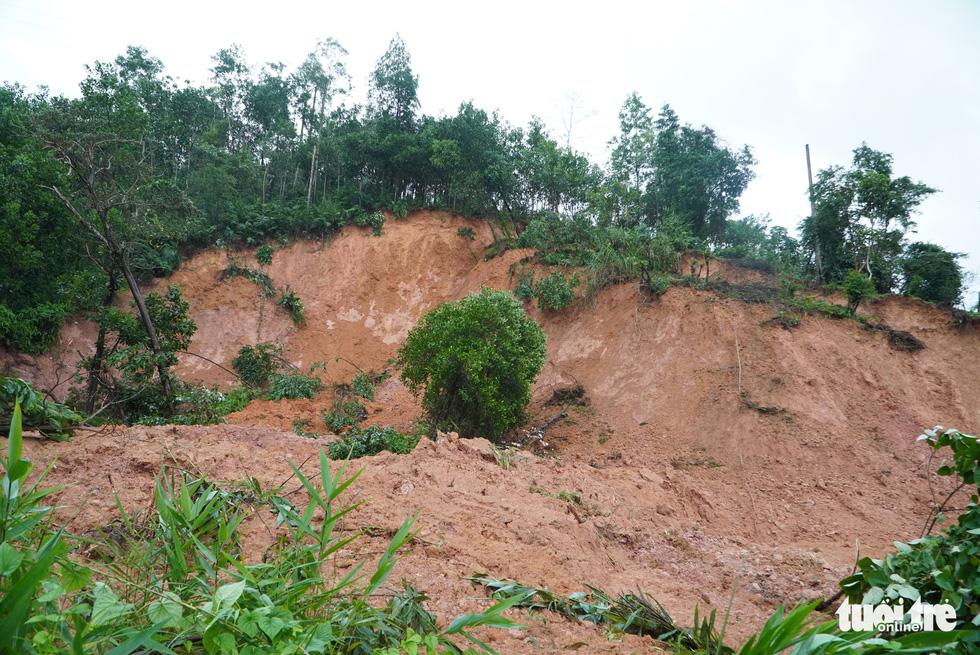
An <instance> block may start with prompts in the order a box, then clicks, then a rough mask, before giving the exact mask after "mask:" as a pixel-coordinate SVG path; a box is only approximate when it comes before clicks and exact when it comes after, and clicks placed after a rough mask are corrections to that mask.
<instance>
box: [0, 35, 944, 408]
mask: <svg viewBox="0 0 980 655" xmlns="http://www.w3.org/2000/svg"><path fill="white" fill-rule="evenodd" d="M346 57H347V51H346V50H345V49H344V48H343V47H342V46H341V45H340V44H339V43H337V42H336V41H335V40H333V39H325V40H322V41H320V42H319V43H318V45H317V47H316V49H315V50H314V52H312V53H310V54H309V56H308V57H307V58H306V59H305V61H303V63H302V64H301V65H300V66H299V67H297V68H296V69H295V70H292V71H290V70H287V69H286V67H285V66H284V65H283V64H279V63H267V64H264V65H262V66H255V65H253V64H251V63H249V62H248V61H247V59H246V54H245V53H244V52H243V51H242V50H241V49H240V48H239V47H238V46H232V47H230V48H226V49H222V50H220V51H219V52H218V53H217V54H215V55H214V56H213V57H212V63H213V66H212V68H211V69H210V70H211V73H212V77H211V81H210V82H211V83H210V84H209V85H207V86H203V87H193V86H190V85H188V84H186V83H184V84H181V83H180V82H179V81H177V80H175V79H173V78H172V77H169V76H166V75H165V74H164V65H163V63H162V62H161V61H159V60H158V59H156V58H154V57H153V56H152V55H151V54H150V53H148V52H147V51H146V50H145V49H143V48H139V47H129V48H128V49H127V51H126V53H125V54H122V55H120V56H118V57H117V58H116V59H115V60H114V61H112V62H107V63H104V62H95V63H94V64H92V65H90V66H88V67H87V68H86V70H87V72H88V74H87V77H86V78H85V79H84V80H82V81H81V83H80V95H79V97H77V98H66V97H50V96H49V95H48V93H46V92H45V91H44V89H43V88H42V90H41V91H40V92H38V93H33V94H30V93H27V92H26V91H25V89H24V88H23V87H22V86H19V85H17V84H15V83H7V84H6V85H5V86H4V87H3V89H0V212H2V213H0V217H2V218H0V220H2V224H3V230H0V267H2V271H0V345H2V346H4V347H6V348H8V349H11V350H14V351H19V352H26V353H41V352H44V351H45V350H46V349H47V348H48V347H49V346H50V345H51V344H52V343H53V340H54V339H55V338H56V337H57V335H58V334H59V331H60V329H61V326H62V324H63V322H64V320H65V318H66V317H68V316H74V315H79V314H87V315H90V316H91V317H93V318H94V319H95V320H96V321H97V322H98V323H99V325H100V327H101V328H102V334H104V333H105V332H106V331H115V332H117V333H119V334H128V335H129V336H128V338H129V340H130V341H137V340H139V339H140V338H143V339H144V340H146V341H147V349H148V351H152V353H153V354H154V355H155V356H156V357H157V359H158V360H159V359H160V358H161V357H162V355H161V354H160V353H161V352H163V351H165V350H167V348H166V347H165V346H166V344H161V339H164V340H166V339H167V338H171V339H177V341H178V342H179V341H180V338H181V337H177V336H174V335H176V334H178V333H180V331H181V330H180V328H179V326H174V325H170V326H167V325H162V326H161V325H158V326H157V327H156V328H155V327H154V322H155V321H157V322H159V321H163V322H164V323H166V322H167V320H168V319H167V318H164V317H162V314H160V312H163V311H164V309H165V308H166V307H171V308H173V307H175V305H173V304H172V303H174V302H179V292H177V295H176V296H174V297H172V298H171V299H170V301H164V300H162V299H159V298H158V299H156V301H155V302H156V303H157V304H158V305H159V307H158V311H157V318H154V317H153V316H151V314H152V313H153V312H152V309H153V308H148V307H147V303H146V302H145V301H144V299H143V298H142V294H141V293H140V291H139V281H140V280H146V279H149V278H152V277H165V276H167V275H168V274H169V273H171V272H172V271H173V270H175V268H176V267H177V266H178V265H179V263H180V261H181V258H182V256H184V255H186V254H188V253H191V252H193V251H195V250H197V249H201V248H206V247H210V246H219V247H234V246H242V245H252V244H255V245H258V244H262V243H266V242H273V241H276V240H280V241H282V240H289V239H293V238H299V237H322V236H326V235H329V234H332V233H334V232H336V231H337V230H338V229H340V228H341V227H342V226H344V225H359V226H372V227H373V228H374V230H375V232H376V233H379V232H380V230H381V229H382V224H383V221H384V213H383V210H387V211H389V212H390V213H391V214H392V215H394V216H395V217H402V216H405V215H407V213H408V212H410V211H412V210H414V209H416V208H421V207H434V208H440V209H444V210H448V211H451V212H458V213H462V214H467V215H473V216H480V217H483V218H485V219H486V220H487V221H488V222H489V224H490V227H491V229H492V230H493V231H494V234H495V235H496V237H495V238H496V240H497V243H496V244H495V247H494V248H495V250H496V251H501V250H503V249H506V248H509V247H511V246H521V247H533V248H536V249H537V250H538V252H539V253H540V255H541V257H542V259H543V260H544V261H545V262H546V263H547V264H549V265H558V266H571V267H582V266H592V267H593V268H599V269H601V270H602V272H603V274H602V275H600V276H598V279H599V280H600V282H599V283H600V284H608V283H609V282H613V281H618V280H622V279H630V278H641V279H642V280H643V281H644V282H646V283H650V282H651V281H652V277H653V276H652V272H655V271H662V272H670V271H671V270H672V269H671V266H673V268H676V264H673V265H672V264H671V262H672V261H673V255H674V254H676V253H678V252H681V251H689V250H694V251H698V252H702V253H704V254H705V255H706V256H714V257H729V258H740V259H743V260H746V261H750V262H754V263H755V264H756V265H758V266H761V267H763V268H765V269H766V270H769V271H771V272H774V273H780V274H783V275H786V276H788V277H789V278H792V279H795V280H798V281H801V282H802V281H807V282H808V283H813V282H816V283H818V284H831V285H833V284H842V283H847V284H849V285H850V288H851V289H852V290H854V289H856V290H857V291H856V292H855V293H858V295H859V296H860V295H861V294H871V293H889V292H901V293H906V294H910V295H914V296H917V297H920V298H922V299H924V300H927V301H929V302H934V303H937V304H940V305H944V306H948V307H953V306H954V305H956V304H958V303H959V302H960V295H961V286H962V271H961V269H960V266H959V264H958V261H957V260H958V258H959V257H961V255H959V254H958V253H952V252H948V251H946V250H944V249H943V248H941V247H939V246H936V245H933V244H930V243H920V242H910V239H909V237H910V235H912V234H913V233H914V230H915V222H914V220H913V218H914V216H915V215H916V213H917V207H918V205H919V204H920V203H921V202H922V201H923V200H924V199H925V198H926V197H928V196H929V195H930V194H932V193H934V192H935V191H936V190H935V189H933V188H931V187H929V186H928V185H927V184H925V183H922V182H917V181H913V180H912V179H910V178H909V177H896V176H894V174H893V172H892V157H891V156H890V155H888V154H886V153H883V152H879V151H876V150H873V149H872V148H870V147H869V146H868V145H866V144H861V145H860V146H858V147H857V148H856V149H855V150H854V159H853V162H852V163H851V164H850V165H849V166H846V167H845V166H833V167H831V168H828V169H825V170H821V171H819V172H818V174H817V179H816V181H815V183H814V185H813V187H812V198H813V203H812V204H813V208H814V211H813V215H812V216H810V217H808V218H806V219H805V220H804V221H803V222H802V223H801V224H800V226H799V233H798V235H796V236H794V235H792V234H790V233H789V231H788V230H786V229H785V228H783V227H779V226H774V225H771V224H770V220H769V218H768V217H767V216H746V217H741V218H735V217H736V216H738V211H739V197H740V195H741V194H742V192H743V191H744V190H745V188H746V186H747V185H748V184H749V182H750V181H751V180H752V178H753V165H754V164H755V159H754V157H753V154H752V151H751V148H750V147H749V146H742V147H740V148H733V147H730V146H728V145H727V144H726V143H725V141H724V140H723V139H722V138H721V137H720V136H719V135H718V134H717V133H716V132H715V131H714V130H713V129H711V128H710V127H707V126H702V127H694V126H692V125H690V124H687V123H684V122H682V119H681V118H680V117H679V116H678V115H677V114H676V112H675V111H674V110H673V109H672V108H671V107H670V106H669V105H664V106H663V107H662V108H661V109H660V111H659V113H654V110H653V109H651V108H650V107H647V106H646V105H645V104H644V102H643V100H642V99H641V98H640V97H639V96H638V95H637V94H635V93H634V94H631V95H630V96H629V97H628V98H627V99H626V100H625V102H624V103H623V105H622V109H621V111H620V114H619V121H620V132H619V133H618V134H616V135H613V136H612V137H611V138H610V140H609V153H610V154H609V158H608V161H607V162H604V163H603V164H602V165H600V164H597V163H595V162H592V161H590V160H589V158H588V157H587V156H586V155H585V154H583V153H581V152H577V151H575V150H574V149H572V148H571V147H569V145H568V144H567V142H566V144H565V145H562V144H561V143H560V141H559V139H558V138H556V137H555V136H553V135H551V134H549V133H548V132H547V130H546V129H545V127H544V125H543V123H542V122H541V121H540V120H537V119H535V120H532V121H531V122H530V124H528V125H527V126H525V127H515V126H512V125H510V124H509V123H508V122H507V121H506V120H505V119H504V118H503V117H501V116H499V115H498V114H497V113H496V112H488V111H486V110H484V109H481V108H478V107H475V106H474V105H473V104H472V103H471V102H462V103H461V104H460V106H459V110H458V113H457V114H456V115H455V116H439V117H433V116H427V115H424V114H420V112H419V99H418V88H419V79H418V76H416V75H415V74H413V72H412V67H411V57H410V54H409V52H408V50H407V47H406V45H405V43H404V41H403V40H402V39H401V38H400V37H399V36H397V35H396V37H395V38H394V39H393V40H392V41H391V43H390V45H389V47H388V50H387V51H386V52H385V53H384V54H383V55H382V56H381V58H380V59H378V61H377V64H376V66H375V68H374V71H373V73H372V74H371V75H370V79H369V88H368V89H367V96H366V97H367V102H366V103H365V104H363V105H359V104H356V103H349V99H350V95H351V91H352V88H353V84H352V80H351V76H350V75H349V74H348V72H347V67H346ZM566 141H567V139H566ZM542 283H543V281H542ZM127 288H128V289H130V290H131V291H132V292H133V295H134V300H135V302H136V309H137V311H136V316H135V318H134V317H133V316H130V315H128V314H126V313H125V312H119V311H118V310H116V309H115V308H114V303H115V301H116V298H117V295H118V294H119V293H120V291H122V290H125V289H127ZM559 291H562V289H559ZM167 302H171V304H170V305H168V304H167ZM171 313H172V314H174V312H171ZM177 314H179V312H177V313H176V314H174V315H173V316H171V319H173V318H174V316H176V315H177ZM171 322H172V320H171ZM185 327H186V326H185ZM158 331H162V332H163V333H164V334H162V335H160V336H159V337H158V336H157V334H156V332H158ZM142 333H145V334H143V336H142V337H140V336H139V335H140V334H142ZM168 334H169V335H170V336H169V337H168V336H167V335H168ZM184 334H185V337H189V335H188V334H187V333H186V330H185V333H184ZM100 343H101V339H100ZM175 343H176V342H175ZM177 345H179V344H177ZM173 347H175V346H174V345H173V344H171V348H170V349H171V350H172V349H173ZM101 352H102V350H101V348H100V349H99V353H101ZM99 357H100V355H97V356H96V361H95V362H94V366H95V368H97V369H98V368H100V367H102V366H103V364H102V362H101V361H99ZM164 363H165V362H163V361H157V362H156V368H158V372H159V373H160V375H161V377H162V378H163V379H164V382H165V383H166V377H167V376H166V374H165V370H164ZM91 365H92V364H91V363H90V368H91ZM142 365H143V368H144V369H146V370H152V369H153V367H154V366H153V363H152V362H144V363H143V364H142ZM90 395H91V394H90Z"/></svg>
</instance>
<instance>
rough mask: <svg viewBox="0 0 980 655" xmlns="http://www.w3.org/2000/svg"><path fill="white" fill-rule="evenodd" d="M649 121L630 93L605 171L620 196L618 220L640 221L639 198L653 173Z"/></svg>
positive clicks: (622, 109)
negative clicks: (620, 205)
mask: <svg viewBox="0 0 980 655" xmlns="http://www.w3.org/2000/svg"><path fill="white" fill-rule="evenodd" d="M653 139H654V132H653V119H652V118H651V117H650V109H649V108H648V107H647V106H646V105H645V104H643V101H642V100H641V99H640V96H639V94H637V93H635V92H634V93H632V94H630V97H628V98H627V99H626V102H624V103H623V106H622V108H621V109H620V110H619V136H618V137H613V138H612V140H610V141H609V146H610V147H612V152H611V153H610V155H609V169H610V173H611V178H612V182H613V186H614V188H616V189H617V191H618V192H617V195H619V196H622V208H621V211H622V215H623V216H622V220H623V222H625V223H626V224H627V225H630V224H635V223H636V222H637V221H638V220H640V219H641V209H640V198H641V196H642V195H643V193H644V192H645V191H646V187H647V182H648V180H649V178H650V175H651V174H652V173H653V170H652V167H653V157H652V146H653Z"/></svg>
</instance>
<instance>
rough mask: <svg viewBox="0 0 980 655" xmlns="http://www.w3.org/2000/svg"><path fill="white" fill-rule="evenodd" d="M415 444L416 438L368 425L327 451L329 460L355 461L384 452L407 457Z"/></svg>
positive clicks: (334, 444)
mask: <svg viewBox="0 0 980 655" xmlns="http://www.w3.org/2000/svg"><path fill="white" fill-rule="evenodd" d="M417 443H418V437H417V436H413V435H406V434H402V433H401V432H399V431H398V430H396V429H394V428H390V427H389V428H382V427H379V426H377V425H369V426H367V427H366V428H360V429H357V430H352V431H351V432H348V433H347V434H345V435H344V438H343V440H341V441H336V442H334V443H331V444H328V445H327V450H328V454H329V455H330V459H347V458H350V459H357V458H358V457H365V456H367V455H377V454H378V453H380V452H383V451H385V450H387V451H388V452H391V453H395V454H396V455H407V454H408V453H410V452H412V449H413V448H415V444H417Z"/></svg>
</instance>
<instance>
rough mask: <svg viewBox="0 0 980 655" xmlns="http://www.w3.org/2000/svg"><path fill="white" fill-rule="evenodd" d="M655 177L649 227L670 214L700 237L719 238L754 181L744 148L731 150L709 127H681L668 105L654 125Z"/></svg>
mask: <svg viewBox="0 0 980 655" xmlns="http://www.w3.org/2000/svg"><path fill="white" fill-rule="evenodd" d="M655 127H656V138H655V139H654V141H653V148H652V150H653V152H652V156H653V175H652V178H651V179H650V181H649V184H648V190H647V193H646V195H645V196H644V204H645V205H646V215H647V221H648V222H650V223H651V224H652V225H656V224H657V223H658V222H660V221H663V220H664V219H665V218H666V217H668V216H670V215H674V216H676V217H677V218H679V219H680V220H681V221H682V222H683V223H685V224H686V225H687V226H688V229H690V231H691V233H692V234H693V235H694V236H696V237H699V238H701V239H706V240H707V239H713V238H717V237H718V236H720V235H721V234H723V233H724V231H725V221H726V220H727V219H728V217H729V216H730V215H732V214H733V213H735V212H737V211H738V206H739V205H738V200H739V197H740V196H741V195H742V192H744V191H745V188H746V187H747V186H748V184H749V182H751V181H752V179H753V178H754V177H755V174H754V173H753V172H752V166H754V165H755V164H756V160H755V157H753V156H752V151H751V149H750V148H749V147H748V146H742V149H741V150H738V151H733V150H731V149H729V148H728V147H727V146H724V145H722V144H721V141H720V140H719V138H718V136H717V135H716V134H715V132H714V130H712V129H711V128H710V127H707V126H704V127H702V128H700V129H695V128H693V127H691V126H690V125H681V123H680V121H679V120H678V118H677V114H676V113H675V112H674V110H673V109H671V108H670V105H664V106H663V109H661V111H660V117H659V118H658V119H657V121H656V123H655Z"/></svg>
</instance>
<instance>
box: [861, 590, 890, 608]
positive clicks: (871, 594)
mask: <svg viewBox="0 0 980 655" xmlns="http://www.w3.org/2000/svg"><path fill="white" fill-rule="evenodd" d="M884 597H885V590H884V589H882V588H881V587H871V589H868V590H867V591H866V592H865V593H864V598H862V599H861V604H863V605H877V604H878V603H880V602H881V601H882V599H883V598H884Z"/></svg>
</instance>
